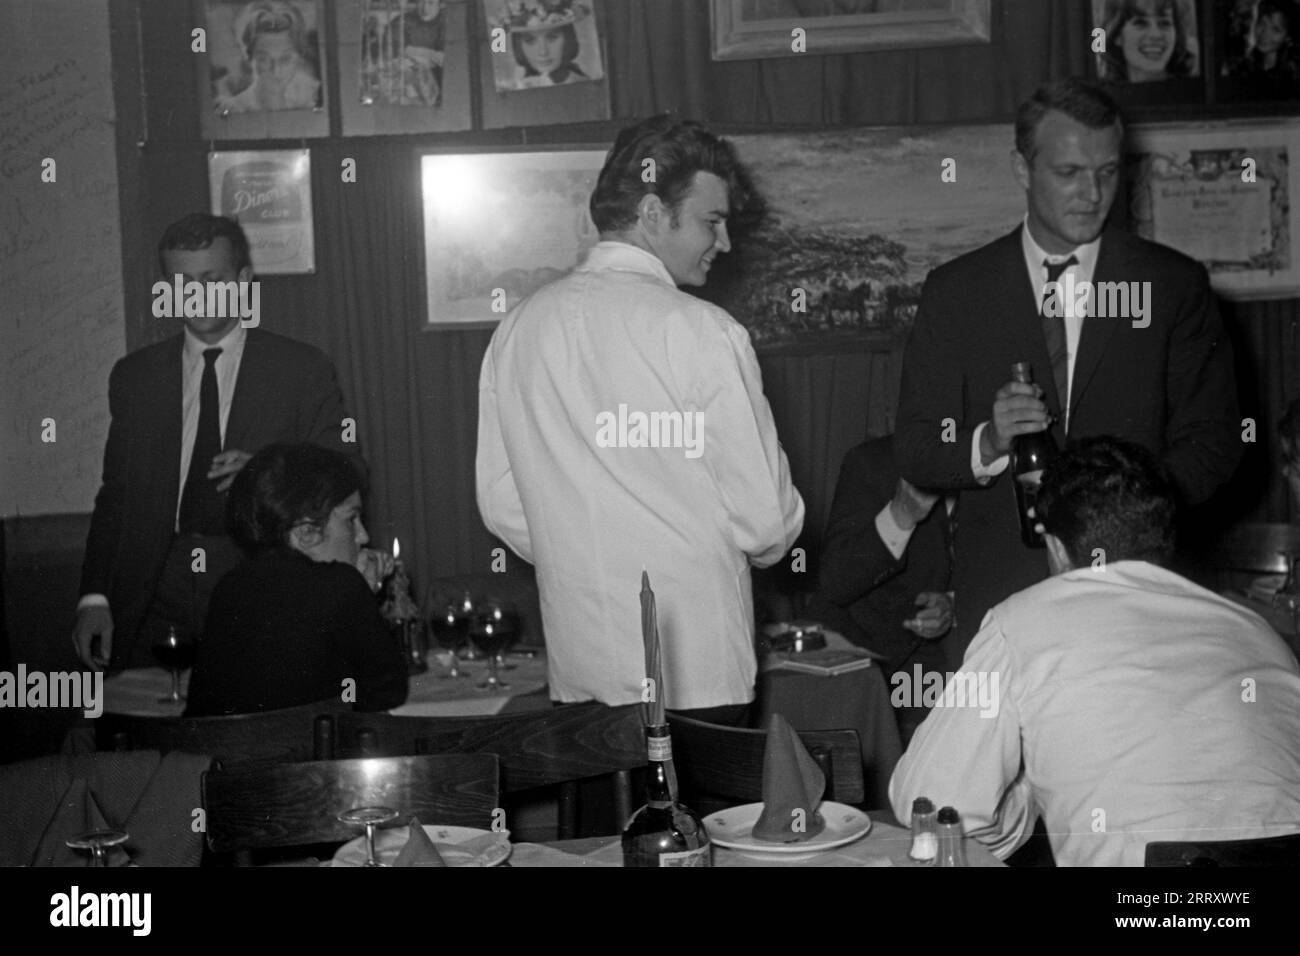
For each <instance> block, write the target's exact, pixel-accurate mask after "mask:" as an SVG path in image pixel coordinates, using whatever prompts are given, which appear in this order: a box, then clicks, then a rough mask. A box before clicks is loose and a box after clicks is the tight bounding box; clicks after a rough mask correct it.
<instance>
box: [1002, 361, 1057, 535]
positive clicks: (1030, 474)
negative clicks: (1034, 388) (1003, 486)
mask: <svg viewBox="0 0 1300 956" xmlns="http://www.w3.org/2000/svg"><path fill="white" fill-rule="evenodd" d="M1011 378H1012V379H1013V380H1015V381H1017V382H1022V383H1024V384H1025V385H1033V384H1034V373H1033V369H1032V368H1031V367H1030V365H1029V363H1028V362H1017V363H1016V364H1015V365H1013V366H1011ZM1055 457H1056V439H1055V438H1053V437H1052V430H1051V429H1050V428H1047V429H1044V430H1043V431H1041V432H1033V433H1032V434H1029V435H1017V436H1016V437H1015V438H1014V439H1013V440H1012V442H1011V477H1012V479H1013V481H1012V483H1013V484H1014V485H1015V488H1016V510H1017V511H1018V512H1019V513H1020V540H1021V541H1023V542H1024V543H1025V544H1026V545H1028V546H1029V547H1031V548H1041V547H1043V546H1044V542H1043V536H1042V535H1041V534H1039V533H1038V532H1037V531H1035V530H1034V525H1035V524H1036V523H1037V522H1038V520H1039V519H1038V518H1036V517H1030V514H1029V510H1030V509H1031V508H1033V507H1034V505H1035V503H1036V502H1037V500H1038V485H1039V482H1041V481H1042V478H1043V469H1044V468H1046V467H1047V463H1048V462H1050V461H1051V460H1052V459H1053V458H1055Z"/></svg>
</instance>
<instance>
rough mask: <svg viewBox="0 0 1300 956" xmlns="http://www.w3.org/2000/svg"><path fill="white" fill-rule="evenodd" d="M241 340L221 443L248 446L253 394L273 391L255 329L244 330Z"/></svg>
mask: <svg viewBox="0 0 1300 956" xmlns="http://www.w3.org/2000/svg"><path fill="white" fill-rule="evenodd" d="M247 334H248V338H247V339H245V340H244V354H243V356H242V357H241V358H240V360H239V376H238V377H237V378H236V379H235V395H234V398H232V399H231V401H230V418H229V419H228V420H227V421H226V440H225V443H224V444H223V446H222V450H223V451H224V450H225V449H227V448H238V449H241V450H243V451H248V450H249V444H250V443H249V442H248V437H247V436H248V432H249V430H250V429H251V428H252V427H253V423H254V421H255V420H256V415H257V413H258V410H257V408H256V405H257V396H259V395H260V396H263V397H265V396H267V395H270V394H271V393H272V391H273V387H272V384H271V383H270V382H269V381H268V375H269V371H270V370H269V369H268V368H267V367H266V363H265V362H263V361H262V359H263V358H264V355H263V352H262V350H261V349H260V348H258V347H257V346H258V339H259V336H258V331H257V329H249V330H248V333H247Z"/></svg>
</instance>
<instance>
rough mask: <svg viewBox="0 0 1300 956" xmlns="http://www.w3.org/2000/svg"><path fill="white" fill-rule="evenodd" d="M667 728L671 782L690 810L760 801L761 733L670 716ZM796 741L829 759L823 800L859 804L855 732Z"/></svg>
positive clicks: (814, 734) (815, 733)
mask: <svg viewBox="0 0 1300 956" xmlns="http://www.w3.org/2000/svg"><path fill="white" fill-rule="evenodd" d="M668 724H669V728H670V730H671V731H672V736H673V764H674V765H675V767H676V769H677V779H678V781H679V782H680V784H681V787H682V793H683V795H684V797H685V799H686V803H687V804H689V805H690V806H691V808H692V809H694V810H696V811H697V812H703V810H702V807H707V806H709V805H711V804H712V803H714V802H717V800H718V798H722V799H723V800H730V801H732V802H733V804H734V803H749V802H753V801H758V800H762V799H763V754H764V750H765V748H766V746H767V732H766V731H763V730H748V729H744V728H740V727H722V726H720V725H718V724H710V723H705V722H704V721H702V720H694V719H692V718H690V717H677V716H674V715H673V714H669V715H668ZM799 739H800V740H802V741H803V744H804V746H805V747H807V748H808V751H809V752H810V753H813V752H815V751H824V752H827V753H828V754H829V762H830V770H831V786H830V788H829V790H828V792H827V793H826V795H825V796H826V799H828V800H835V801H837V802H839V803H847V804H851V805H855V806H856V805H858V804H861V803H863V802H865V800H866V790H865V787H864V785H863V779H862V746H861V744H860V742H859V739H858V732H857V731H856V730H801V731H799ZM692 800H694V802H692ZM696 804H699V805H698V806H697V805H696Z"/></svg>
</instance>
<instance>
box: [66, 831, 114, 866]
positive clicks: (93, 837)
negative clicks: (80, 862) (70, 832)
mask: <svg viewBox="0 0 1300 956" xmlns="http://www.w3.org/2000/svg"><path fill="white" fill-rule="evenodd" d="M129 839H130V837H129V836H127V832H126V831H125V830H87V831H86V832H85V833H78V834H77V835H76V836H75V837H73V838H72V839H70V840H66V841H64V843H65V845H66V846H67V847H68V848H69V849H73V850H89V851H90V865H91V866H101V867H102V866H107V865H108V864H107V863H106V862H105V855H104V851H105V850H106V849H108V848H109V847H114V846H120V845H121V844H123V843H125V842H126V841H127V840H129Z"/></svg>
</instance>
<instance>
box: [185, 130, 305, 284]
mask: <svg viewBox="0 0 1300 956" xmlns="http://www.w3.org/2000/svg"><path fill="white" fill-rule="evenodd" d="M208 192H209V195H210V197H211V200H212V212H213V214H214V215H217V216H229V217H230V218H231V219H234V220H237V221H238V222H239V224H240V225H241V226H243V227H244V234H245V235H246V236H248V246H249V251H250V253H251V254H252V258H253V271H254V272H255V273H257V274H258V275H297V274H301V273H310V272H315V271H316V245H315V242H314V239H313V233H312V208H311V150H309V149H267V150H256V151H249V152H227V153H209V154H208Z"/></svg>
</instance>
